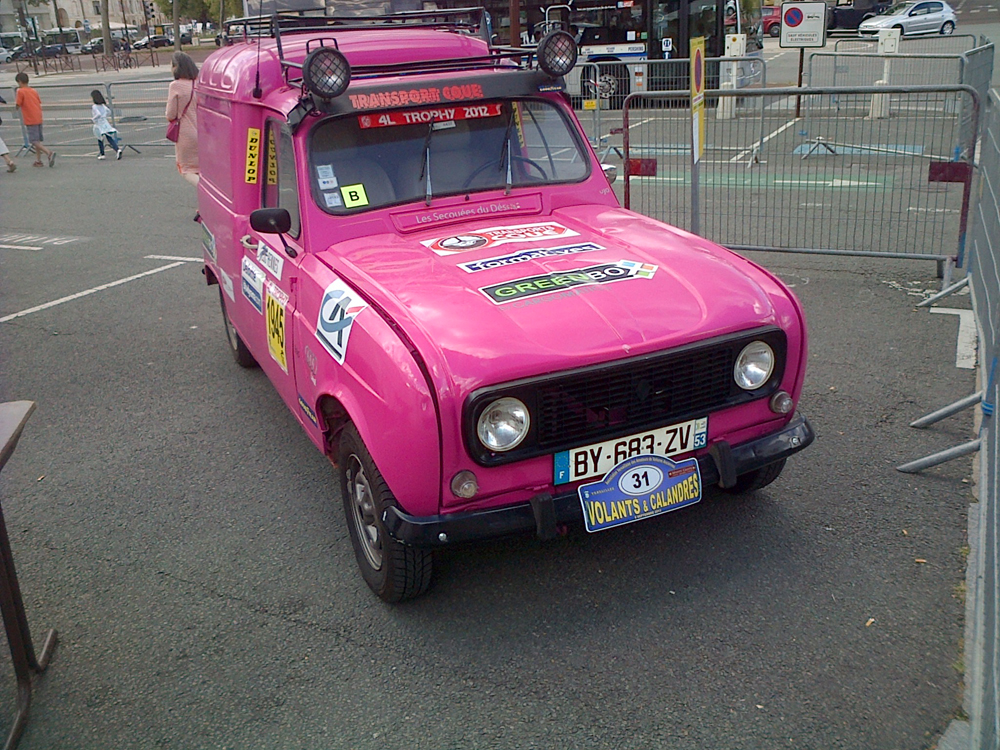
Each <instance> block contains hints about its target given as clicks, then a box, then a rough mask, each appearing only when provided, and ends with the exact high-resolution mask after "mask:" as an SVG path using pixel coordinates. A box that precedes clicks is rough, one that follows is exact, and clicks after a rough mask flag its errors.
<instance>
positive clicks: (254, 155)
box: [246, 128, 260, 185]
mask: <svg viewBox="0 0 1000 750" xmlns="http://www.w3.org/2000/svg"><path fill="white" fill-rule="evenodd" d="M259 177H260V128H247V176H246V182H247V184H248V185H256V184H257V180H258V178H259Z"/></svg>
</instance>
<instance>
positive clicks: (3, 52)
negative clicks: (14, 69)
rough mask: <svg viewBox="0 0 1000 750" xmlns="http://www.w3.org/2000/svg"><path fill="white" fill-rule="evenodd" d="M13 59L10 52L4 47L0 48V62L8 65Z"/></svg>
mask: <svg viewBox="0 0 1000 750" xmlns="http://www.w3.org/2000/svg"><path fill="white" fill-rule="evenodd" d="M13 59H14V55H13V53H12V52H11V50H9V49H6V48H5V47H0V62H5V63H9V62H10V61H11V60H13Z"/></svg>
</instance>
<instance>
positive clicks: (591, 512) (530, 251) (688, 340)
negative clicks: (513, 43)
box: [197, 9, 813, 602]
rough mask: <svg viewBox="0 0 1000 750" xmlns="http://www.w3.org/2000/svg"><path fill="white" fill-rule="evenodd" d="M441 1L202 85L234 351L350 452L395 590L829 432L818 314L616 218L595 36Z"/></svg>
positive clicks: (312, 31)
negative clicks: (596, 118)
mask: <svg viewBox="0 0 1000 750" xmlns="http://www.w3.org/2000/svg"><path fill="white" fill-rule="evenodd" d="M433 13H434V18H435V19H436V22H435V25H434V26H433V27H430V26H429V25H424V26H415V25H412V23H409V24H408V23H407V22H408V21H409V22H413V21H417V22H419V21H420V15H419V13H415V14H412V13H411V14H401V15H400V16H398V20H399V23H398V24H386V23H385V22H384V19H373V20H371V21H367V22H366V21H359V20H358V19H354V18H351V19H344V18H338V17H329V18H327V17H318V18H311V19H310V22H315V23H312V25H310V26H309V27H302V26H301V21H298V19H295V21H296V22H297V23H296V24H289V25H288V26H287V27H286V28H281V30H280V42H281V46H280V47H279V46H278V41H279V40H278V39H276V38H274V37H273V36H270V35H266V36H263V37H261V38H259V39H255V44H253V45H235V46H234V47H230V48H228V51H227V52H226V53H225V54H214V55H210V56H209V57H208V59H207V60H206V61H205V62H204V63H203V64H202V68H201V74H200V76H199V84H198V86H199V88H198V91H199V97H198V99H197V107H198V149H199V153H200V154H201V182H200V187H199V191H198V212H199V219H198V220H199V221H200V222H201V225H202V229H203V246H204V273H205V279H206V281H207V282H208V283H209V284H212V285H218V286H219V292H218V295H219V300H220V303H221V312H222V328H223V330H224V332H225V337H226V341H227V347H228V349H229V350H230V353H231V354H232V356H233V358H234V359H235V361H236V363H237V364H238V365H240V366H242V367H257V366H259V367H260V368H261V369H262V370H263V371H264V373H265V374H266V375H267V377H268V378H269V379H270V380H271V382H272V383H273V385H274V387H275V388H276V390H277V392H278V394H279V395H280V397H281V398H282V399H283V400H284V401H285V403H286V405H287V407H288V408H289V409H290V410H291V412H292V414H293V415H294V417H295V419H296V420H297V421H298V422H299V424H300V425H301V427H302V429H303V430H304V431H305V432H306V434H307V435H308V436H309V438H310V439H311V440H312V441H313V442H314V443H315V445H316V446H317V448H318V449H319V450H321V451H322V452H323V453H324V454H326V455H327V456H328V457H329V458H330V460H331V461H332V462H333V464H334V466H335V467H336V468H335V470H336V472H337V474H338V476H339V480H340V493H339V494H340V502H342V504H343V508H344V513H345V516H346V522H347V529H348V532H349V536H350V539H351V544H352V545H353V547H354V553H355V558H356V560H357V563H358V566H359V568H360V570H361V574H362V577H363V578H364V580H365V582H366V583H367V585H368V586H369V587H370V588H371V589H372V591H374V592H375V593H376V594H377V595H378V596H379V597H381V598H382V599H384V600H386V601H389V602H395V601H400V600H402V599H406V598H409V597H413V596H417V595H419V594H421V593H422V592H423V591H424V590H425V589H426V588H427V586H428V584H429V582H430V576H431V572H432V564H433V553H434V550H436V549H441V548H445V547H449V546H451V545H461V544H463V543H467V542H473V541H478V540H485V539H492V538H497V537H503V536H507V535H511V534H521V533H534V534H536V535H537V536H539V537H540V538H542V539H549V538H552V537H554V536H557V535H558V534H560V533H563V532H564V531H565V528H566V527H567V525H578V526H583V527H584V528H585V529H586V530H587V531H589V532H599V531H605V530H612V529H615V528H616V527H619V526H621V525H624V524H627V523H632V522H639V521H643V520H645V519H648V518H651V517H653V516H657V515H660V514H662V513H665V512H667V511H672V510H676V509H678V508H681V507H686V506H689V505H691V504H693V503H696V502H698V501H699V500H701V498H702V497H703V495H704V493H705V488H709V487H712V486H718V487H720V488H722V489H724V490H728V491H730V492H736V493H739V492H748V491H751V490H756V489H759V488H761V487H763V486H765V485H768V484H770V483H771V482H773V481H774V480H775V479H777V478H778V476H779V474H781V471H782V469H783V467H784V465H785V460H786V459H787V458H788V457H789V456H791V455H792V454H794V453H797V452H798V451H800V450H802V449H803V448H805V447H806V446H807V445H809V443H810V442H811V441H812V439H813V433H812V430H811V428H810V426H809V423H808V422H807V420H806V419H805V417H804V416H803V415H801V414H797V413H796V404H797V403H798V400H799V395H800V393H801V390H802V385H803V378H804V376H805V362H806V350H807V343H806V328H805V318H804V315H803V311H802V308H801V306H800V304H799V302H798V301H797V299H796V298H795V296H794V294H793V293H792V291H791V290H790V289H789V288H788V287H787V286H786V285H785V284H784V283H783V282H782V281H781V280H780V279H779V278H778V276H777V275H775V274H774V273H771V272H769V271H767V270H765V269H764V268H762V267H761V266H759V265H758V264H757V263H754V262H751V261H749V260H747V259H745V258H743V257H741V256H739V255H737V254H736V253H734V252H732V251H730V250H727V249H725V248H723V247H720V246H718V245H715V244H713V243H712V242H710V241H708V240H706V239H703V238H701V237H697V236H695V235H692V234H689V233H687V232H684V231H681V230H679V229H676V228H674V227H671V226H668V225H666V224H664V223H662V222H659V221H656V220H654V219H652V218H649V217H646V216H641V215H639V214H636V213H633V212H632V211H627V210H625V209H623V208H621V206H620V205H619V203H618V199H617V198H616V197H615V193H614V192H613V190H612V187H611V184H610V177H609V172H610V169H611V168H610V167H608V168H607V169H606V168H605V166H604V165H602V164H600V163H599V161H598V158H597V156H596V154H595V152H594V150H593V148H592V147H591V145H590V143H589V141H588V140H587V136H586V134H585V133H584V132H583V131H582V130H581V129H580V126H579V123H578V121H577V119H576V117H575V116H574V113H573V111H572V109H571V108H570V106H569V102H568V100H567V98H566V97H565V95H564V93H563V91H564V88H565V84H564V80H563V76H564V75H565V74H566V73H567V72H569V71H570V70H571V69H572V67H573V66H574V64H575V62H576V54H577V46H576V44H575V41H574V39H573V37H572V36H570V35H569V34H568V33H566V32H565V31H552V32H550V33H549V34H547V35H546V36H545V37H544V38H543V39H542V40H541V41H540V42H539V44H538V47H537V48H536V50H535V54H534V55H528V56H526V55H524V54H523V51H516V50H515V51H511V50H509V49H504V48H494V47H493V46H492V45H491V44H490V42H489V41H488V39H489V38H490V35H489V33H488V30H487V29H488V27H487V25H486V13H485V11H483V10H481V9H477V10H455V11H440V10H437V11H433ZM470 16H471V18H472V19H473V21H475V23H473V22H471V21H469V20H468V19H469V17H470ZM442 18H443V19H444V20H440V19H442ZM452 19H454V20H452ZM477 19H478V20H477ZM281 22H282V21H281V19H278V20H275V21H274V23H275V24H280V23H281ZM345 23H349V24H350V25H351V28H349V29H342V28H340V25H343V24H345ZM319 24H323V25H327V26H328V28H322V29H317V28H316V26H317V25H319ZM297 26H298V27H297ZM359 27H360V28H359ZM265 33H268V32H265ZM334 37H335V39H334ZM427 50H433V55H428V52H427ZM258 61H259V62H258ZM292 69H295V70H297V71H301V72H300V73H299V74H298V75H296V76H295V77H292V76H290V75H288V76H286V75H284V74H283V72H284V71H288V70H292ZM352 71H355V72H356V73H357V72H360V75H357V76H356V77H355V78H352V77H351V75H352ZM209 103H210V104H209ZM220 113H224V114H220ZM219 387H220V388H222V389H226V388H227V385H226V384H225V383H224V382H223V383H220V384H219ZM230 387H231V389H232V392H233V393H236V392H237V391H238V390H239V384H238V382H236V381H234V382H233V384H232V385H231V386H230ZM218 418H219V419H220V420H225V419H226V416H225V415H224V414H222V413H220V414H219V415H218ZM258 429H259V430H260V431H261V432H267V431H268V430H270V429H271V427H270V426H269V425H267V424H263V423H262V424H260V426H259V428H258ZM240 439H243V440H245V441H249V442H254V441H256V442H257V443H260V441H261V439H262V438H258V437H254V436H247V435H242V436H240ZM263 439H264V440H265V441H266V438H263ZM281 456H282V454H281V452H280V451H277V452H273V453H272V454H271V455H270V457H269V459H268V460H273V461H279V460H282V458H281ZM246 491H247V492H252V488H251V487H249V486H248V487H247V489H246ZM336 495H337V493H336V491H335V490H333V489H332V488H331V490H330V496H331V497H335V496H336ZM233 507H234V512H238V510H239V506H238V504H236V505H234V506H233ZM608 533H615V532H614V531H613V530H612V531H608ZM635 556H636V559H635V563H636V564H637V565H641V563H642V559H643V558H642V552H641V551H638V550H637V551H635ZM554 585H557V584H554Z"/></svg>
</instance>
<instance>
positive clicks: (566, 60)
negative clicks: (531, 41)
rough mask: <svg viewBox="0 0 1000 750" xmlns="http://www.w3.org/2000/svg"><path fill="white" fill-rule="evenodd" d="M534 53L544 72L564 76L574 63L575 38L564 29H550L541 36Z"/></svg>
mask: <svg viewBox="0 0 1000 750" xmlns="http://www.w3.org/2000/svg"><path fill="white" fill-rule="evenodd" d="M535 55H536V56H537V57H538V67H539V68H541V69H542V70H543V71H545V73H547V74H548V75H550V76H552V77H553V78H558V77H559V76H564V75H566V74H567V73H569V72H570V71H571V70H572V69H573V66H574V65H576V40H574V39H573V37H572V36H570V35H569V34H568V33H566V32H565V31H558V30H557V31H551V32H549V33H548V34H546V35H545V36H544V37H542V41H540V42H539V43H538V48H537V49H536V50H535Z"/></svg>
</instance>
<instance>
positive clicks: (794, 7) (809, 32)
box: [781, 2, 826, 48]
mask: <svg viewBox="0 0 1000 750" xmlns="http://www.w3.org/2000/svg"><path fill="white" fill-rule="evenodd" d="M781 46H782V47H800V48H802V47H825V46H826V3H824V2H809V3H782V4H781Z"/></svg>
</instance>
